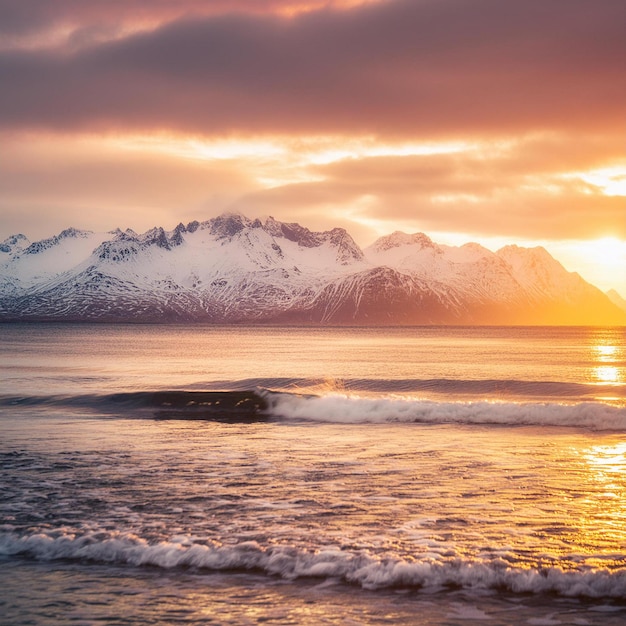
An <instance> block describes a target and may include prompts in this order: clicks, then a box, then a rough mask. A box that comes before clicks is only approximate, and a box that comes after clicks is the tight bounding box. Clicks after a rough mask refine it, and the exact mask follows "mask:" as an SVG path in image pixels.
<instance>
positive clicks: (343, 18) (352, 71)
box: [0, 0, 626, 137]
mask: <svg viewBox="0 0 626 626" xmlns="http://www.w3.org/2000/svg"><path fill="white" fill-rule="evenodd" d="M87 4H90V3H87ZM134 4H135V5H137V6H141V7H143V9H144V10H145V6H146V5H145V4H143V3H134ZM170 4H171V3H170ZM96 5H98V6H102V5H101V4H100V3H96ZM192 5H193V3H191V4H190V5H189V6H190V7H191V6H192ZM162 6H163V5H162V3H157V10H156V12H157V13H158V7H162ZM242 6H243V5H242ZM20 20H21V22H20ZM0 21H1V20H0ZM12 23H13V24H14V25H15V28H19V27H20V26H19V25H20V24H22V28H26V27H27V24H26V25H24V18H23V17H22V18H20V16H19V15H17V16H14V17H13V20H12ZM624 23H626V4H625V3H624V2H623V1H622V0H598V1H597V2H594V3H593V4H591V3H589V2H588V0H567V1H565V0H563V1H558V0H557V1H554V2H549V3H546V2H544V1H543V0H528V1H526V2H516V3H510V2H502V1H501V0H474V1H472V2H467V1H466V0H422V1H420V2H415V1H414V0H396V1H393V2H384V3H374V4H368V5H363V6H357V7H355V8H352V9H351V10H344V11H338V10H328V9H327V10H317V11H311V12H308V13H303V14H300V15H297V16H296V17H293V18H291V19H285V18H283V17H278V16H276V15H269V14H243V13H237V14H235V13H233V14H219V15H213V16H208V17H207V16H201V17H198V16H195V17H193V18H191V17H187V18H181V19H178V20H177V21H174V22H168V23H164V24H162V25H161V26H159V27H158V28H156V29H155V30H152V31H148V32H141V33H132V34H129V35H128V36H124V37H121V38H117V39H114V40H111V41H106V42H104V43H98V44H95V45H92V46H87V47H85V46H83V47H80V48H79V49H77V50H73V51H67V50H62V49H61V50H57V51H56V53H51V52H50V51H49V50H45V51H41V50H30V51H24V50H21V51H20V50H7V49H5V50H4V51H3V52H2V53H0V83H1V84H2V85H3V97H2V99H1V100H0V125H2V126H4V127H5V128H6V127H11V128H47V129H82V130H85V129H108V130H111V129H116V130H124V129H126V130H128V129H132V130H143V131H150V130H152V129H163V128H167V129H172V130H174V131H182V132H196V133H204V134H209V135H210V134H216V133H222V134H223V133H226V132H243V133H247V132H253V133H276V132H280V133H292V134H299V133H309V134H314V133H350V132H352V133H374V134H378V135H390V136H391V135H393V136H402V135H406V134H411V135H414V136H420V137H426V136H429V137H443V136H450V137H454V136H465V135H478V134H485V133H487V134H493V135H497V134H503V133H523V132H529V131H533V130H545V129H559V130H565V131H571V130H573V129H576V130H577V131H578V130H581V129H584V130H586V131H591V130H595V131H606V130H608V129H612V130H613V132H615V130H616V129H623V127H624V125H625V122H624V118H623V111H624V108H625V105H626V83H625V82H624V80H623V63H622V61H621V60H622V59H623V58H626V38H624V37H623V26H622V25H623V24H624Z"/></svg>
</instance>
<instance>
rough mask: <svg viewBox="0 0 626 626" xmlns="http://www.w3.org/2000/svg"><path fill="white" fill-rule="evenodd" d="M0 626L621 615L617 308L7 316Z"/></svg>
mask: <svg viewBox="0 0 626 626" xmlns="http://www.w3.org/2000/svg"><path fill="white" fill-rule="evenodd" d="M0 370H1V379H0V458H1V464H0V623H2V624H11V625H12V624H96V623H98V624H102V623H105V624H179V623H180V624H260V623H275V624H311V625H313V624H338V623H341V624H430V625H443V624H447V625H451V624H493V625H494V626H496V625H500V624H502V625H504V624H529V625H536V626H538V625H545V626H548V625H553V624H568V625H570V624H580V625H583V624H609V625H617V624H624V623H626V333H625V331H624V329H623V328H438V327H420V328H387V329H374V328H277V327H256V328H250V327H207V326H140V325H137V326H133V325H129V326H113V325H71V324H65V325H54V324H32V325H19V324H15V325H2V326H0Z"/></svg>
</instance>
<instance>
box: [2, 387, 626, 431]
mask: <svg viewBox="0 0 626 626" xmlns="http://www.w3.org/2000/svg"><path fill="white" fill-rule="evenodd" d="M0 407H5V408H10V407H14V408H20V407H44V408H45V407H62V408H67V409H70V410H71V409H80V410H81V411H92V412H95V413H98V414H105V415H114V416H118V417H119V416H122V417H150V418H154V419H185V420H194V419H195V420H212V421H227V422H257V421H269V420H281V421H290V420H297V421H316V422H326V423H342V424H368V423H393V422H402V423H424V424H485V425H488V424H500V425H511V426H522V425H524V426H563V427H577V428H587V429H592V430H612V431H626V406H624V405H621V406H614V405H611V404H607V403H603V402H578V403H567V404H566V403H560V402H504V401H497V402H496V401H485V400H478V401H452V402H449V401H445V402H444V401H435V400H425V399H422V398H419V397H412V396H406V395H403V396H393V395H390V394H387V395H380V394H378V395H371V394H370V395H365V396H359V395H355V394H351V393H337V392H329V393H322V394H312V393H309V394H303V393H293V392H283V391H269V390H267V389H260V388H259V389H255V390H235V391H184V390H174V391H140V392H128V393H116V394H107V395H77V396H60V395H56V396H1V397H0Z"/></svg>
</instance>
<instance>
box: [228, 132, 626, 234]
mask: <svg viewBox="0 0 626 626" xmlns="http://www.w3.org/2000/svg"><path fill="white" fill-rule="evenodd" d="M620 159H621V163H622V167H625V166H626V162H625V160H624V157H623V153H622V146H621V139H620V138H607V139H604V140H603V139H601V138H598V137H584V136H581V137H575V138H572V137H564V136H561V137H557V136H547V137H536V138H530V139H527V140H517V141H509V142H506V143H503V145H502V146H500V148H499V149H493V148H491V149H490V147H489V144H480V143H479V144H476V146H475V147H473V148H468V149H467V150H465V151H462V152H451V153H443V154H423V155H402V156H381V157H366V158H358V159H356V158H353V159H350V158H348V159H343V160H339V161H336V162H333V163H329V164H326V165H318V166H311V167H310V168H309V173H310V175H311V177H312V178H314V177H317V178H316V179H315V180H311V181H308V182H304V183H300V184H290V185H284V186H281V187H277V188H274V189H269V190H258V191H254V192H252V193H251V194H249V195H247V196H245V197H243V198H241V199H240V200H239V201H238V202H237V206H238V207H239V208H240V209H241V210H242V211H244V212H245V211H250V210H255V211H258V212H272V211H273V212H274V213H277V214H279V215H280V214H281V213H283V212H284V213H285V214H289V213H290V212H291V213H292V214H293V213H294V212H296V213H298V215H302V216H305V217H306V216H307V215H313V214H315V213H316V212H317V213H323V214H327V215H330V216H332V217H331V218H330V219H331V220H332V219H337V218H347V219H352V220H353V221H354V222H355V223H361V224H363V223H371V224H375V225H376V229H377V230H378V231H379V232H378V234H380V232H381V231H382V232H389V231H391V230H394V229H395V228H396V227H397V226H394V225H398V224H400V225H402V227H403V228H404V229H405V230H411V231H417V230H421V231H425V232H427V233H428V232H433V231H439V232H463V233H467V234H468V235H472V236H480V235H483V236H504V237H508V238H509V239H512V240H515V238H520V237H521V238H525V239H529V240H532V239H544V240H545V239H555V240H558V239H585V238H589V237H592V238H594V237H602V236H607V235H612V236H616V237H622V238H624V239H626V213H625V212H624V197H623V196H613V197H612V196H607V195H605V194H604V193H603V189H602V188H601V187H600V186H598V185H592V184H590V183H588V182H585V180H584V177H583V175H581V173H580V172H585V171H587V170H589V169H593V168H599V167H601V166H603V165H604V164H605V163H607V162H612V160H617V161H619V160H620ZM370 233H371V231H370ZM370 237H371V234H370Z"/></svg>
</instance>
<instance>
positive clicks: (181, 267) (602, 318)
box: [0, 214, 626, 324]
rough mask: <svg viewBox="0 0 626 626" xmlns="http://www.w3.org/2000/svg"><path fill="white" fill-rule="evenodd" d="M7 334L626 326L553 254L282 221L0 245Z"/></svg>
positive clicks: (237, 220) (215, 222)
mask: <svg viewBox="0 0 626 626" xmlns="http://www.w3.org/2000/svg"><path fill="white" fill-rule="evenodd" d="M0 320H4V321H7V320H67V321H70V320H72V321H78V320H81V321H82V320H91V321H141V322H169V321H181V322H184V321H194V322H195V321H198V322H200V321H202V322H211V323H238V322H264V323H325V324H552V323H554V324H556V323H576V324H609V323H615V324H619V323H625V322H626V315H625V314H624V312H623V311H621V310H620V309H619V307H617V306H615V304H614V303H612V302H611V301H610V299H609V298H608V297H607V295H605V294H603V293H602V292H601V291H600V290H598V289H596V288H595V287H593V286H592V285H590V284H589V283H587V282H585V281H584V280H583V279H582V278H581V277H580V276H578V275H577V274H574V273H570V272H567V271H566V270H565V269H564V268H563V267H562V266H561V265H560V264H559V263H558V262H557V261H556V260H555V259H553V258H552V257H551V256H550V255H549V254H548V253H547V252H546V251H545V250H544V249H542V248H534V249H525V248H519V247H517V246H507V247H505V248H503V249H502V250H499V251H498V252H497V253H493V252H490V251H489V250H487V249H486V248H483V247H482V246H480V245H478V244H475V243H469V244H466V245H464V246H461V247H451V246H443V245H438V244H436V243H434V242H433V241H432V240H431V239H430V238H429V237H427V236H426V235H424V234H421V233H418V234H414V235H407V234H405V233H400V232H396V233H393V234H392V235H389V236H387V237H382V238H381V239H379V240H378V241H376V242H375V243H374V244H373V245H372V246H370V247H369V248H367V249H365V250H361V249H360V248H359V246H358V245H357V244H356V243H355V242H354V240H353V239H352V237H351V236H350V235H349V234H348V233H347V232H346V231H345V230H343V229H341V228H335V229H333V230H330V231H326V232H312V231H310V230H308V229H307V228H304V227H302V226H300V225H298V224H287V223H282V222H279V221H277V220H275V219H273V218H271V217H270V218H268V219H267V220H265V221H261V220H258V219H257V220H250V219H248V218H246V217H243V216H241V215H232V214H224V215H221V216H219V217H216V218H213V219H210V220H208V221H205V222H201V223H200V222H197V221H194V222H190V223H189V224H187V225H183V224H182V223H181V224H179V225H178V226H177V227H176V228H174V229H173V230H171V231H165V230H164V229H163V228H153V229H152V230H149V231H148V232H146V233H143V234H137V233H135V232H133V231H132V230H130V229H129V230H126V231H121V230H119V229H118V230H115V231H112V232H108V233H92V232H89V231H81V230H76V229H74V228H69V229H67V230H64V231H63V232H62V233H60V234H59V235H57V236H56V237H52V238H50V239H46V240H43V241H38V242H34V243H31V242H30V241H29V240H28V239H27V238H26V237H25V236H24V235H14V236H12V237H9V238H8V239H6V240H5V241H4V242H2V243H0Z"/></svg>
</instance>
